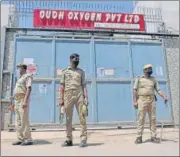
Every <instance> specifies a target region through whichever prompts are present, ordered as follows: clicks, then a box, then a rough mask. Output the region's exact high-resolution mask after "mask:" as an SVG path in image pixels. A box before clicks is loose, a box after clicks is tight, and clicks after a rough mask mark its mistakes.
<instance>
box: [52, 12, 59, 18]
mask: <svg viewBox="0 0 180 157" xmlns="http://www.w3.org/2000/svg"><path fill="white" fill-rule="evenodd" d="M57 16H58V14H57V11H52V18H53V19H57Z"/></svg>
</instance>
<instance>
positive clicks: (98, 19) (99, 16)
mask: <svg viewBox="0 0 180 157" xmlns="http://www.w3.org/2000/svg"><path fill="white" fill-rule="evenodd" d="M101 16H102V14H101V13H97V15H96V21H101Z"/></svg>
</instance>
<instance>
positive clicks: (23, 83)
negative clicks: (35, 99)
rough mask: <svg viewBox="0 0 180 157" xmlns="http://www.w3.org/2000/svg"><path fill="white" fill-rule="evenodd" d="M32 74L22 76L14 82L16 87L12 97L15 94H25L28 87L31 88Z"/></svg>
mask: <svg viewBox="0 0 180 157" xmlns="http://www.w3.org/2000/svg"><path fill="white" fill-rule="evenodd" d="M32 80H33V77H32V74H27V73H26V74H24V75H22V76H21V77H20V78H19V79H18V80H17V82H16V86H15V89H14V95H16V94H20V93H21V94H25V93H26V90H27V88H28V87H31V86H32Z"/></svg>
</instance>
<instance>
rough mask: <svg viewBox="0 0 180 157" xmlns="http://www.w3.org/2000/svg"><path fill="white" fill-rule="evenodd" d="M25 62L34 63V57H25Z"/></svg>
mask: <svg viewBox="0 0 180 157" xmlns="http://www.w3.org/2000/svg"><path fill="white" fill-rule="evenodd" d="M23 63H24V64H26V65H29V64H34V58H24V61H23Z"/></svg>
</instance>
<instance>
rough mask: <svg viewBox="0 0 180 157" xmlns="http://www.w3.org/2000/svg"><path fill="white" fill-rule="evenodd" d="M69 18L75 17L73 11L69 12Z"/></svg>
mask: <svg viewBox="0 0 180 157" xmlns="http://www.w3.org/2000/svg"><path fill="white" fill-rule="evenodd" d="M68 19H69V20H72V19H73V12H69V13H68Z"/></svg>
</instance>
